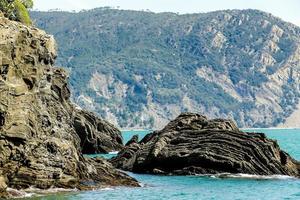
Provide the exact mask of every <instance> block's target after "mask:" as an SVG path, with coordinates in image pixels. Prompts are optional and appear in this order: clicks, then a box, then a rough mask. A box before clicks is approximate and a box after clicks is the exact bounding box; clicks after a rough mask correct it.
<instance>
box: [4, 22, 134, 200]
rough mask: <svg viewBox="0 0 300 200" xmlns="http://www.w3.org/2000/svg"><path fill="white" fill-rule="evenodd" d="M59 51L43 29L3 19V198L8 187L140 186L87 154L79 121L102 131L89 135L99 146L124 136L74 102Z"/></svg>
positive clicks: (110, 146)
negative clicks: (56, 62) (57, 64)
mask: <svg viewBox="0 0 300 200" xmlns="http://www.w3.org/2000/svg"><path fill="white" fill-rule="evenodd" d="M55 49H56V45H55V41H54V39H53V37H52V36H50V35H47V34H46V33H45V32H44V31H41V30H39V29H37V28H34V27H27V26H25V25H23V24H21V23H18V22H12V21H10V20H8V19H6V18H4V17H0V198H1V197H5V195H9V194H7V192H5V191H2V190H5V188H6V187H8V188H12V189H24V188H29V187H36V188H41V189H46V188H50V187H63V188H79V189H89V188H95V187H102V186H105V185H130V186H138V183H137V181H136V180H134V179H132V178H130V177H129V176H127V175H126V174H124V173H122V172H119V171H118V170H116V169H115V168H114V167H112V165H111V164H110V163H108V162H107V161H105V160H93V159H88V158H85V157H84V156H83V154H82V148H81V144H82V143H83V142H82V140H81V138H84V137H82V134H83V133H84V131H83V132H81V131H79V130H78V127H77V124H76V123H79V122H82V124H84V126H85V127H89V128H90V130H89V131H90V132H89V134H91V135H97V136H87V137H86V138H88V140H89V141H92V142H93V140H91V139H90V138H89V137H95V138H97V139H96V141H97V142H94V143H93V146H94V147H95V149H104V151H109V150H111V149H115V148H116V149H118V148H119V147H120V144H121V140H122V138H121V136H120V133H119V131H118V130H116V129H115V128H114V127H112V126H111V125H109V124H108V123H106V122H104V121H102V120H101V119H98V118H97V117H95V116H93V114H91V113H87V112H85V111H80V110H78V109H76V108H75V106H74V105H73V104H72V103H71V102H70V90H69V88H68V86H67V78H68V75H67V73H66V72H65V71H64V70H63V69H61V68H56V67H53V64H54V60H55V58H56V50H55ZM106 131H107V132H106ZM100 135H101V136H100ZM102 135H103V137H102ZM99 138H101V139H99ZM101 145H103V147H101ZM99 151H100V150H99ZM88 152H92V150H91V151H88ZM95 152H97V150H95ZM2 177H3V178H2ZM87 183H88V184H87ZM91 183H92V184H91ZM6 197H7V196H6Z"/></svg>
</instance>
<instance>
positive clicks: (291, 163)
mask: <svg viewBox="0 0 300 200" xmlns="http://www.w3.org/2000/svg"><path fill="white" fill-rule="evenodd" d="M111 162H112V164H113V165H114V166H115V167H117V168H120V169H124V170H128V171H132V172H137V173H151V174H171V175H195V174H218V173H233V174H237V173H245V174H255V175H275V174H276V175H277V174H281V175H289V176H296V177H297V176H298V177H299V169H300V165H299V163H298V162H297V161H296V160H294V159H293V158H291V157H290V156H289V155H288V154H287V153H286V152H284V151H282V150H281V149H280V148H279V146H278V144H277V142H276V141H275V140H272V139H268V138H267V137H266V136H265V135H264V134H263V133H247V132H242V131H240V130H239V129H238V128H237V127H236V125H235V124H234V123H233V122H232V121H230V120H223V119H213V120H209V119H207V118H206V117H205V116H202V115H198V114H193V113H184V114H181V115H180V116H179V117H178V118H176V119H175V120H174V121H171V122H170V123H169V124H168V125H167V126H166V127H165V128H164V129H162V130H161V131H155V132H153V133H150V134H148V135H147V136H146V137H145V138H143V139H142V140H141V141H140V142H132V143H130V144H129V145H127V146H126V148H124V150H123V151H121V152H120V153H119V154H118V155H117V157H115V158H113V159H112V160H111Z"/></svg>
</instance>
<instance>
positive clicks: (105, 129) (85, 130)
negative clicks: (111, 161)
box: [74, 110, 123, 154]
mask: <svg viewBox="0 0 300 200" xmlns="http://www.w3.org/2000/svg"><path fill="white" fill-rule="evenodd" d="M74 128H75V131H76V133H77V134H78V135H79V137H80V140H81V147H82V153H84V154H94V153H109V152H111V151H119V150H121V149H122V148H123V138H122V135H121V131H120V130H118V129H117V128H116V127H114V126H113V125H112V124H110V123H109V122H107V121H105V120H103V119H100V118H98V117H96V116H95V115H94V114H92V113H90V112H87V111H84V110H79V111H78V112H76V116H75V118H74Z"/></svg>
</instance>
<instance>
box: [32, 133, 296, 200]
mask: <svg viewBox="0 0 300 200" xmlns="http://www.w3.org/2000/svg"><path fill="white" fill-rule="evenodd" d="M247 131H250V132H251V131H253V132H264V133H266V134H267V136H268V137H270V138H273V139H276V140H277V141H278V142H279V145H280V146H281V148H282V149H284V150H285V151H287V152H288V153H289V154H290V155H292V156H293V157H294V158H296V159H298V160H300V143H299V142H300V129H280V130H279V129H259V130H257V129H256V130H247ZM136 133H139V134H140V135H145V134H147V133H148V131H134V132H133V131H130V132H128V131H127V132H124V133H123V134H124V139H125V141H128V140H129V139H130V138H131V136H132V135H134V134H136ZM140 139H141V138H140ZM110 156H112V155H110ZM129 174H130V175H131V176H133V177H135V178H136V179H137V180H139V181H140V182H141V183H142V184H143V187H141V188H126V187H117V188H106V189H104V190H97V191H87V192H78V193H66V194H60V195H54V196H47V197H36V198H31V199H44V200H52V199H53V200H54V199H74V200H77V199H78V200H79V199H88V200H93V199H112V200H114V199H118V200H119V199H122V200H123V199H130V200H162V199H172V200H173V199H174V200H190V199H191V200H194V199H215V200H232V199H236V200H238V199H249V200H251V199H253V200H259V199H268V200H277V199H278V200H281V199H292V200H299V199H300V180H297V179H293V178H288V177H277V178H276V179H275V178H273V179H258V178H257V179H241V178H229V179H221V178H216V177H201V176H172V177H171V176H153V175H140V174H133V173H129Z"/></svg>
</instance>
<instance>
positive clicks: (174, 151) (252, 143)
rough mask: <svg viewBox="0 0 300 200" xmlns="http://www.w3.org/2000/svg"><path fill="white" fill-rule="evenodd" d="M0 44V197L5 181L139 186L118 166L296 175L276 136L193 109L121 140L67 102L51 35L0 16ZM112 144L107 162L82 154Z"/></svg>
mask: <svg viewBox="0 0 300 200" xmlns="http://www.w3.org/2000/svg"><path fill="white" fill-rule="evenodd" d="M0 46H1V48H0V198H9V197H12V195H14V194H13V193H12V192H10V191H12V190H10V189H9V190H8V188H12V189H15V190H22V189H28V188H31V187H34V188H38V189H43V190H47V189H49V188H64V189H75V188H76V189H79V190H90V189H97V188H102V187H106V186H130V187H131V186H132V187H139V183H138V182H137V181H136V180H135V179H134V178H131V177H130V176H128V175H127V174H126V173H124V172H122V171H120V170H118V169H121V170H125V171H131V172H135V173H150V174H163V175H195V174H220V173H233V174H238V173H246V174H255V175H275V174H281V175H288V176H295V177H299V171H300V164H299V162H297V161H296V160H294V159H293V158H292V157H290V156H289V155H288V154H287V153H286V152H284V151H282V150H281V149H280V148H279V146H278V144H277V142H276V141H274V140H271V139H268V138H267V137H266V136H265V135H264V134H262V133H247V132H242V131H240V130H239V129H238V128H237V126H236V125H235V124H234V123H233V122H232V121H230V120H223V119H214V120H209V119H207V118H206V117H205V116H202V115H198V114H193V113H183V114H181V115H180V116H179V117H178V118H176V119H175V120H173V121H171V122H170V123H169V124H168V125H167V126H166V127H165V128H163V129H162V130H161V131H154V132H153V133H150V134H148V135H147V136H146V137H144V138H143V139H142V140H141V141H140V142H139V141H138V137H137V136H134V137H133V138H132V139H131V140H130V141H128V142H127V144H126V146H125V147H124V146H123V138H122V135H121V132H120V131H119V130H118V129H117V128H116V127H114V126H113V125H112V124H110V123H109V122H107V121H105V120H102V119H100V118H98V117H97V116H95V115H94V114H93V113H90V112H87V111H84V110H81V109H79V108H77V107H76V106H75V105H73V104H72V103H71V101H70V96H71V94H70V90H69V88H68V85H67V78H68V75H67V73H66V72H65V71H64V70H63V69H61V68H57V67H54V61H55V58H56V43H55V41H54V38H53V37H52V36H50V35H47V34H46V33H45V32H44V31H42V30H39V29H37V28H34V27H27V26H25V25H23V24H21V23H18V22H13V21H10V20H8V19H6V18H4V17H1V16H0ZM111 151H120V152H119V153H118V155H117V156H116V157H115V158H112V159H111V160H110V162H108V161H107V160H105V159H103V158H86V157H84V156H83V154H84V153H85V154H94V153H108V152H111ZM117 168H118V169H117Z"/></svg>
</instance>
